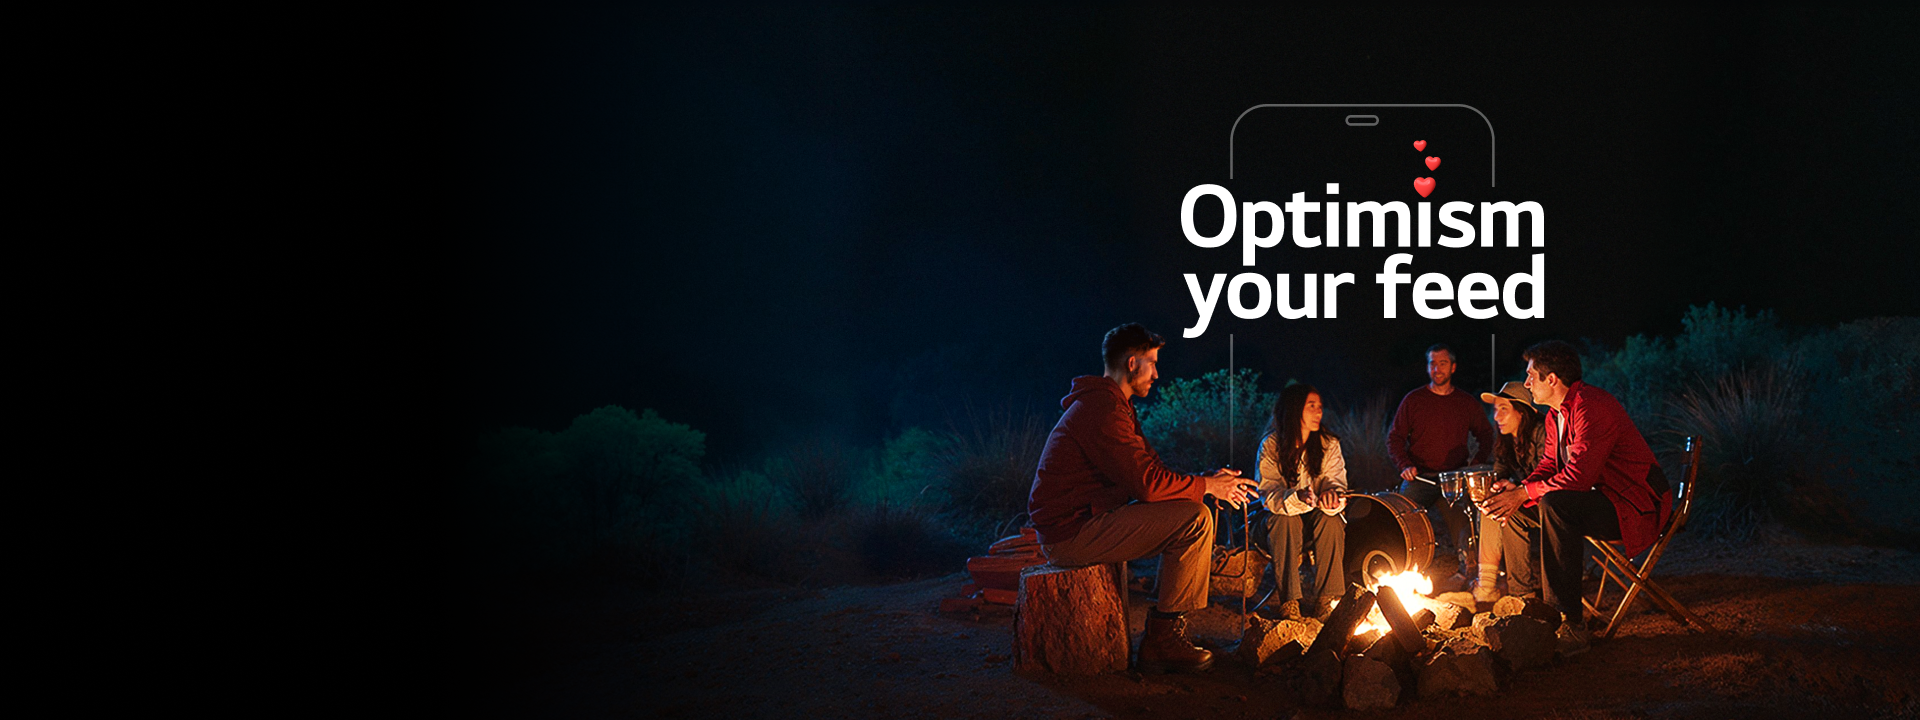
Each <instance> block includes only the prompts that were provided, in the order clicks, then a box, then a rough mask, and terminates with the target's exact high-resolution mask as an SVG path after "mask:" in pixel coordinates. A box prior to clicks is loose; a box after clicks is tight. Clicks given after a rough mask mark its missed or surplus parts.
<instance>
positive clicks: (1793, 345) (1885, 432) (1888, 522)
mask: <svg viewBox="0 0 1920 720" xmlns="http://www.w3.org/2000/svg"><path fill="white" fill-rule="evenodd" d="M1682 325H1683V328H1682V331H1681V332H1680V334H1678V335H1676V336H1674V337H1672V338H1662V337H1646V336H1635V337H1632V338H1628V340H1627V342H1626V344H1625V345H1624V346H1622V347H1621V348H1620V349H1619V350H1615V351H1612V352H1604V351H1603V352H1596V353H1592V354H1590V355H1589V357H1588V358H1586V360H1585V362H1586V365H1587V375H1586V380H1587V382H1589V383H1591V384H1593V385H1596V386H1599V387H1601V388H1603V389H1605V390H1607V391H1608V392H1611V393H1613V394H1614V396H1615V397H1617V398H1619V399H1620V401H1621V403H1622V404H1624V405H1625V406H1626V407H1627V410H1628V412H1629V414H1631V415H1632V417H1633V420H1634V422H1635V424H1636V425H1638V426H1639V428H1640V430H1641V433H1642V434H1643V435H1645V436H1646V437H1647V439H1648V440H1649V441H1650V442H1653V443H1655V444H1656V446H1658V449H1661V450H1666V451H1669V452H1670V451H1672V450H1674V449H1676V446H1677V445H1678V442H1679V439H1680V438H1681V437H1683V436H1686V435H1690V434H1691V435H1698V436H1700V437H1701V439H1702V442H1704V443H1705V445H1704V446H1703V447H1702V448H1701V451H1702V455H1703V457H1702V460H1703V462H1702V468H1701V473H1700V475H1701V479H1700V482H1701V484H1700V487H1699V490H1700V492H1701V496H1700V505H1699V506H1698V512H1699V513H1700V516H1699V520H1698V521H1697V522H1696V527H1699V528H1701V529H1704V530H1707V531H1710V532H1714V533H1718V534H1725V535H1734V536H1744V535H1747V534H1750V533H1751V532H1752V531H1753V530H1754V529H1755V528H1756V527H1757V526H1758V525H1759V524H1761V523H1765V522H1772V521H1782V522H1785V523H1787V524H1789V525H1792V526H1795V527H1799V528H1801V529H1804V530H1815V531H1820V532H1823V533H1835V534H1845V535H1864V536H1868V537H1879V538H1882V539H1888V538H1891V539H1894V540H1895V541H1899V542H1907V543H1911V542H1914V540H1915V538H1916V537H1920V533H1916V529H1915V526H1914V521H1913V518H1914V515H1915V513H1914V512H1913V511H1911V510H1910V508H1912V507H1915V506H1920V481H1916V472H1920V461H1916V458H1915V455H1916V453H1915V452H1914V450H1913V448H1914V441H1913V440H1912V438H1913V437H1914V436H1915V433H1920V404H1916V403H1914V402H1913V400H1912V398H1913V397H1915V396H1916V395H1917V394H1920V384H1916V379H1915V378H1916V373H1915V366H1916V364H1920V319H1916V318H1873V319H1868V320H1860V321H1856V322H1851V323H1846V324H1842V325H1839V326H1836V327H1832V328H1823V329H1814V330H1811V331H1805V332H1800V333H1798V335H1796V334H1795V332H1792V331H1789V330H1788V329H1786V328H1783V327H1781V325H1780V324H1779V322H1778V320H1777V319H1776V318H1775V317H1774V315H1773V313H1771V312H1767V311H1761V312H1751V313H1750V312H1748V311H1747V310H1746V309H1745V308H1740V309H1738V310H1729V309H1726V308H1721V307H1718V306H1715V305H1712V304H1709V305H1707V306H1705V307H1697V306H1696V307H1691V308H1688V310H1687V313H1686V315H1685V317H1684V318H1683V319H1682ZM1863 520H1864V521H1865V522H1864V523H1863V522H1862V521H1863Z"/></svg>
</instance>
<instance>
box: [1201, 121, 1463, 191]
mask: <svg viewBox="0 0 1920 720" xmlns="http://www.w3.org/2000/svg"><path fill="white" fill-rule="evenodd" d="M1261 108H1465V109H1468V110H1472V111H1473V114H1475V115H1479V116H1480V119H1481V121H1483V122H1485V123H1486V124H1487V187H1489V188H1495V187H1499V184H1500V183H1499V180H1500V175H1499V135H1498V134H1497V133H1495V132H1494V130H1493V120H1492V119H1490V118H1488V117H1487V114H1486V113H1483V112H1480V108H1477V107H1474V106H1472V105H1467V104H1465V103H1261V104H1259V105H1254V106H1253V107H1250V108H1247V109H1246V110H1242V111H1240V116H1239V117H1236V118H1234V119H1233V127H1232V128H1230V129H1228V130H1227V179H1228V180H1233V179H1234V171H1235V170H1236V167H1235V161H1236V160H1237V158H1236V157H1235V152H1236V149H1237V148H1236V146H1235V142H1234V141H1235V140H1236V139H1237V138H1238V136H1239V134H1240V122H1241V121H1243V120H1246V119H1247V116H1248V115H1250V114H1252V113H1253V111H1255V110H1259V109H1261ZM1347 117H1348V123H1347V124H1348V125H1349V126H1351V125H1353V123H1352V122H1351V121H1352V118H1354V117H1356V116H1353V115H1349V116H1347ZM1367 117H1372V118H1374V122H1373V123H1370V124H1368V125H1367V127H1372V126H1377V125H1379V116H1377V115H1372V116H1367Z"/></svg>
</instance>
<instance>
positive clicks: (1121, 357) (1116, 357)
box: [1100, 323, 1167, 370]
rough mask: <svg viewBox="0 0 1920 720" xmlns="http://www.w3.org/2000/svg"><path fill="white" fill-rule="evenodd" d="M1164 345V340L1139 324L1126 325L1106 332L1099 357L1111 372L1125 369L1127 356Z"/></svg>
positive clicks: (1165, 342)
mask: <svg viewBox="0 0 1920 720" xmlns="http://www.w3.org/2000/svg"><path fill="white" fill-rule="evenodd" d="M1166 344H1167V341H1166V339H1165V338H1162V337H1160V336H1159V335H1155V334H1153V331H1151V330H1148V329H1146V328H1145V327H1144V326H1142V325H1141V324H1140V323H1127V324H1125V325H1121V326H1120V327H1117V328H1114V329H1112V330H1108V331H1107V337H1106V339H1104V340H1101V341H1100V355H1101V356H1102V357H1104V358H1105V359H1106V362H1107V369H1109V370H1111V369H1114V368H1122V367H1126V365H1127V356H1128V355H1131V354H1133V353H1137V352H1146V351H1148V350H1152V349H1154V348H1157V347H1160V346H1163V345H1166Z"/></svg>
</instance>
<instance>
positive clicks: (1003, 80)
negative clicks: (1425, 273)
mask: <svg viewBox="0 0 1920 720" xmlns="http://www.w3.org/2000/svg"><path fill="white" fill-rule="evenodd" d="M1914 19H1915V18H1914V16H1912V15H1905V16H1899V17H1892V16H1881V15H1866V14H1860V13H1853V14H1832V13H1816V12H1807V11H1769V10H1757V9H1749V10H1746V11H1742V12H1740V13H1728V14H1718V13H1715V14H1707V13H1692V14H1685V13H1681V14H1676V13H1670V12H1641V13H1628V14H1620V13H1609V14H1593V15H1579V16H1574V15H1561V16H1552V15H1548V14H1545V13H1541V12H1536V11H1528V12H1525V13H1517V12H1461V11H1449V10H1444V9H1437V8H1436V9H1428V10H1394V11H1381V12H1376V13H1340V14H1332V13H1300V12H1277V11H1276V12H1264V13H1254V14H1247V13H1239V12H1235V13H1227V12H1202V13H1193V12H1174V11H1146V10H1137V11H1123V12H1114V11H1094V10H1069V9H1059V10H1047V11H1037V10H998V11H990V12H963V11H957V10H956V11H927V10H905V9H858V10H854V9H843V10H791V9H781V10H767V11H754V12H745V11H739V12H720V11H714V12H712V13H711V14H703V13H699V12H694V13H688V14H678V15H674V14H659V13H655V12H651V11H640V10H632V9H594V10H575V11H559V10H553V9H549V8H538V9H528V8H518V9H502V8H494V9H490V10H485V11H475V12H474V14H473V16H472V17H470V18H469V20H470V22H469V23H468V25H467V32H466V40H467V43H466V46H465V51H466V53H467V54H468V58H469V60H468V62H466V63H465V64H464V65H463V66H462V67H463V68H464V69H466V70H467V71H468V72H465V74H464V78H463V80H464V83H465V84H464V86H463V87H462V91H463V92H464V93H465V94H464V98H465V103H464V105H463V111H462V113H461V114H460V116H459V118H460V122H461V125H460V126H459V127H458V128H456V130H457V132H456V133H455V134H454V137H455V138H456V140H457V141H458V143H459V146H458V148H457V149H458V152H459V155H460V158H461V161H462V163H463V166H462V167H460V168H458V169H459V172H460V175H461V176H462V177H464V178H467V179H468V180H469V182H468V183H467V184H466V185H465V186H464V190H463V192H462V195H461V197H462V200H463V202H464V203H465V207H464V209H463V211H462V216H463V217H468V218H473V219H474V223H473V224H472V226H471V227H470V228H468V230H467V235H468V239H467V240H466V241H464V242H463V244H462V247H463V248H465V256H464V257H462V258H459V260H460V261H461V262H462V263H463V265H462V266H463V267H464V268H465V271H464V274H463V276H462V277H463V280H464V283H463V292H464V297H465V300H466V303H465V305H464V307H465V308H466V312H465V313H464V317H463V323H462V325H461V331H462V335H461V338H462V342H461V344H460V345H459V348H460V349H461V351H462V357H464V358H466V359H467V360H468V361H469V362H468V370H469V371H470V373H471V375H470V380H469V381H468V382H467V383H465V385H464V394H465V395H466V398H465V399H466V400H467V401H468V402H469V403H470V407H469V410H470V412H469V417H470V418H471V421H472V422H471V425H472V427H473V428H474V429H476V430H478V429H482V428H489V427H497V426H499V425H503V424H522V425H530V426H534V427H541V428H546V429H557V428H559V427H562V426H564V425H565V423H566V422H567V421H568V420H569V419H570V418H571V417H572V416H574V415H577V414H579V413H582V412H585V411H587V410H589V409H591V408H593V407H597V406H600V405H604V404H609V403H615V404H620V405H624V406H627V407H632V408H636V409H637V408H642V407H650V408H655V409H657V410H659V411H660V412H661V413H662V414H663V415H665V416H666V417H668V418H670V419H673V420H677V421H680V422H686V423H688V424H691V425H693V426H695V427H697V428H699V429H702V430H705V431H707V432H708V434H709V445H710V448H711V449H712V453H713V454H715V455H721V456H744V455H748V454H751V453H754V452H757V451H760V450H763V449H766V448H768V447H771V446H773V445H774V444H777V443H781V442H786V441H790V440H794V439H798V438H802V437H806V436H808V435H811V434H816V433H825V434H829V435H836V436H839V437H841V438H843V439H847V440H851V441H855V442H860V443H871V442H874V441H876V440H877V439H878V438H879V437H880V436H881V435H882V434H883V433H885V432H889V431H895V430H898V429H900V428H901V427H903V426H905V425H909V424H922V425H926V424H939V423H942V422H944V421H945V418H946V417H947V415H948V414H949V413H950V412H952V411H954V410H956V409H961V408H965V407H967V406H968V405H971V406H973V407H976V408H987V407H992V406H996V405H1002V404H1007V403H1011V404H1014V405H1028V406H1032V407H1035V408H1037V409H1040V410H1043V411H1049V412H1050V411H1051V408H1052V407H1053V403H1054V402H1055V401H1056V400H1057V398H1058V396H1059V395H1060V394H1061V392H1062V391H1064V389H1065V388H1066V385H1067V379H1068V378H1069V377H1071V376H1073V375H1077V374H1084V373H1090V372H1096V371H1097V369H1098V368H1097V365H1098V361H1097V349H1098V342H1099V339H1100V335H1101V333H1103V332H1104V331H1105V330H1106V329H1107V328H1109V327H1112V326H1114V325H1116V324H1119V323H1121V322H1125V321H1130V320H1137V321H1139V322H1143V323H1146V324H1147V325H1148V326H1149V327H1151V328H1154V329H1156V330H1157V331H1159V332H1160V333H1162V334H1163V335H1166V336H1168V337H1169V339H1170V340H1171V341H1172V342H1171V344H1170V345H1169V347H1168V348H1167V349H1166V350H1165V351H1163V353H1164V355H1165V358H1164V360H1165V362H1164V364H1163V370H1162V372H1163V375H1171V376H1192V375H1196V374H1198V373H1200V372H1204V371H1206V370H1209V369H1213V368H1218V367H1224V366H1225V365H1226V361H1227V342H1226V334H1227V333H1228V332H1231V333H1233V334H1234V336H1235V344H1236V355H1237V359H1238V361H1239V362H1240V364H1241V365H1243V366H1247V367H1252V368H1254V369H1256V370H1260V371H1262V372H1264V373H1266V374H1267V375H1268V376H1269V377H1270V378H1285V377H1289V376H1295V377H1301V378H1302V379H1306V380H1310V381H1312V382H1315V383H1316V384H1318V385H1320V386H1321V387H1322V388H1324V389H1327V390H1329V392H1330V394H1331V395H1332V397H1331V398H1330V400H1331V402H1332V403H1333V404H1336V405H1337V404H1338V403H1340V402H1341V401H1342V400H1347V399H1352V400H1358V399H1361V398H1363V397H1364V396H1369V395H1371V394H1372V393H1375V392H1378V391H1380V390H1383V389H1386V390H1391V391H1392V392H1394V393H1395V394H1397V393H1399V392H1404V391H1405V390H1406V389H1408V388H1410V387H1412V386H1414V385H1416V384H1418V383H1419V382H1420V381H1421V369H1420V366H1419V363H1420V357H1419V352H1420V349H1421V348H1424V347H1425V346H1426V345H1427V344H1429V343H1431V342H1434V341H1436V340H1445V341H1449V342H1453V343H1455V344H1457V345H1460V346H1462V347H1473V348H1480V349H1481V350H1480V353H1479V356H1478V357H1477V358H1474V357H1470V358H1469V362H1468V363H1467V365H1466V367H1465V368H1464V369H1463V372H1464V373H1466V375H1465V377H1467V378H1470V379H1472V383H1470V384H1471V385H1473V386H1475V387H1477V386H1478V385H1479V384H1483V383H1485V382H1486V377H1487V366H1486V361H1485V351H1484V348H1485V346H1486V338H1487V334H1488V333H1489V332H1499V333H1501V346H1502V347H1501V357H1500V358H1498V362H1499V363H1500V368H1499V369H1500V370H1501V371H1502V373H1503V374H1506V373H1507V372H1510V371H1513V370H1517V366H1518V360H1517V350H1518V348H1519V347H1520V345H1521V344H1522V343H1525V342H1528V341H1531V340H1536V339H1541V338H1547V337H1562V338H1567V339H1577V338H1591V339H1593V340H1596V341H1599V342H1602V343H1607V344H1614V345H1617V344H1618V343H1619V342H1620V341H1621V340H1622V339H1623V338H1624V337H1626V336H1628V335H1632V334H1635V333H1660V334H1670V333H1673V332H1675V331H1677V330H1678V329H1679V318H1680V316H1681V313H1682V312H1683V310H1684V309H1685V307H1686V306H1687V305H1688V304H1690V303H1693V304H1704V303H1706V302H1707V301H1715V302H1718V303H1720V304H1723V305H1732V306H1738V305H1746V306H1749V307H1753V308H1771V309H1774V310H1776V311H1777V312H1778V313H1779V314H1780V315H1781V317H1782V318H1783V319H1785V320H1786V321H1787V322H1789V323H1792V324H1796V325H1816V324H1831V323H1835V322H1841V321H1846V320H1852V319H1857V318H1862V317H1869V316H1875V315H1916V314H1920V293H1916V292H1914V291H1913V289H1912V287H1911V281H1910V280H1909V276H1910V275H1911V274H1912V271H1913V270H1914V268H1915V267H1916V265H1917V263H1916V262H1915V259H1916V253H1915V252H1914V251H1913V250H1912V249H1910V248H1909V246H1908V243H1909V242H1911V241H1910V240H1909V239H1908V238H1909V237H1910V236H1911V228H1912V227H1914V226H1915V221H1916V220H1920V217H1916V216H1917V215H1920V208H1916V205H1915V202H1914V200H1913V189H1914V185H1915V183H1913V182H1912V181H1911V180H1910V178H1913V177H1915V174H1916V172H1920V152H1916V150H1920V122H1916V121H1915V119H1914V117H1915V115H1914V114H1915V111H1916V110H1920V97H1917V95H1916V93H1920V82H1917V81H1920V45H1916V44H1915V43H1913V42H1912V40H1911V39H1912V37H1913V36H1914V33H1915V30H1916V29H1920V28H1916V23H1915V22H1914ZM1304 102H1345V103H1416V102H1432V103H1465V104H1470V105H1473V106H1475V107H1477V108H1479V109H1480V110H1481V111H1483V112H1485V113H1486V114H1487V116H1488V117H1489V118H1490V119H1491V121H1492V123H1493V125H1494V127H1495V128H1496V130H1497V131H1498V133H1499V145H1498V149H1499V171H1500V189H1499V192H1498V193H1497V195H1498V197H1497V198H1494V199H1511V200H1515V201H1520V200H1537V201H1540V202H1541V203H1542V204H1543V205H1545V206H1546V207H1547V208H1548V215H1549V218H1550V225H1549V227H1550V233H1549V238H1550V240H1549V242H1548V245H1547V247H1546V249H1545V252H1547V253H1548V257H1549V259H1550V260H1549V262H1550V267H1549V281H1548V287H1549V291H1548V296H1549V298H1550V303H1549V314H1548V317H1547V318H1546V319H1544V320H1530V321H1515V320H1502V321H1487V322H1484V323H1481V322H1476V321H1467V320H1459V319H1455V320H1448V321H1428V320H1422V319H1419V318H1417V317H1409V315H1410V313H1405V312H1404V311H1403V316H1402V318H1400V319H1398V320H1394V321H1386V320H1380V319H1378V318H1377V312H1376V311H1375V310H1374V308H1372V307H1371V306H1366V305H1358V304H1356V305H1354V306H1351V307H1349V308H1348V310H1350V311H1351V314H1348V313H1343V317H1342V318H1341V319H1337V320H1326V319H1322V320H1317V321H1308V320H1302V321H1285V320H1281V319H1279V318H1277V317H1272V318H1268V319H1265V320H1259V321H1245V320H1235V321H1233V322H1232V323H1226V324H1223V323H1222V321H1221V320H1220V319H1219V318H1216V321H1215V322H1216V327H1215V328H1213V329H1210V330H1209V331H1208V333H1207V334H1206V335H1205V336H1204V337H1202V338H1198V339H1195V340H1190V341H1189V340H1183V339H1181V338H1180V337H1179V334H1180V330H1181V328H1183V327H1186V326H1187V325H1189V324H1191V323H1192V320H1193V307H1192V302H1191V301H1190V300H1189V299H1188V296H1187V291H1186V288H1185V285H1184V283H1183V282H1182V280H1181V279H1180V273H1183V272H1202V273H1211V272H1216V271H1218V272H1229V273H1232V272H1237V271H1238V270H1236V269H1234V264H1233V263H1231V262H1225V261H1224V260H1223V261H1221V262H1218V263H1215V264H1213V265H1203V264H1202V263H1200V262H1196V261H1194V260H1193V259H1192V258H1194V257H1197V256H1195V255H1194V254H1193V252H1194V251H1195V249H1194V248H1192V247H1191V246H1190V245H1188V244H1187V243H1186V242H1185V240H1184V239H1183V238H1182V236H1181V233H1180V226H1179V217H1178V215H1179V212H1178V211H1179V204H1180V200H1181V198H1182V196H1183V195H1184V194H1185V192H1186V190H1187V189H1188V188H1190V187H1193V186H1194V185H1197V184H1200V183H1223V182H1225V180H1226V164H1227V157H1226V155H1227V152H1226V151H1227V132H1228V130H1229V128H1230V127H1231V125H1232V123H1233V121H1234V118H1235V117H1237V116H1239V115H1240V113H1241V111H1243V110H1245V109H1246V108H1248V107H1250V106H1252V105H1255V104H1259V103H1304ZM1443 172H1444V170H1443ZM1443 177H1444V176H1443ZM1301 189H1306V188H1301ZM1315 190H1316V192H1317V188H1316V189H1315ZM1242 199H1273V200H1281V201H1283V200H1285V198H1242ZM1356 199H1373V198H1356ZM1378 199H1381V200H1388V199H1403V200H1411V199H1417V198H1378ZM1218 252H1221V253H1228V252H1229V251H1227V250H1224V249H1223V250H1221V251H1218ZM1353 252H1355V253H1356V255H1355V257H1356V258H1359V259H1364V261H1365V262H1364V263H1363V264H1366V265H1371V266H1377V264H1378V262H1379V258H1380V257H1381V256H1382V255H1383V254H1384V253H1382V252H1380V251H1374V250H1371V249H1367V250H1356V251H1353ZM1362 256H1364V257H1362ZM1425 258H1427V255H1425V254H1416V267H1417V266H1418V264H1419V263H1420V262H1421V261H1422V260H1423V259H1425ZM1262 271H1266V272H1268V274H1271V270H1270V269H1268V268H1265V267H1264V265H1263V267H1262ZM1453 274H1455V276H1456V277H1457V276H1458V273H1457V272H1454V273H1453ZM1495 274H1496V275H1503V274H1504V272H1496V273H1495ZM1356 275H1358V276H1359V277H1358V281H1359V282H1358V284H1357V287H1356V288H1354V292H1355V293H1356V297H1357V296H1358V295H1360V294H1369V295H1375V296H1377V290H1375V286H1374V285H1373V284H1372V279H1371V275H1370V273H1368V274H1361V273H1356ZM1404 292H1405V290H1404V289H1403V293H1404ZM1403 297H1404V295H1403ZM1344 302H1346V300H1344V299H1343V303H1344ZM1373 302H1374V303H1375V304H1377V302H1378V301H1377V297H1376V299H1375V300H1374V301H1373ZM1402 302H1405V300H1404V299H1403V301H1402ZM1361 310H1365V311H1366V312H1364V313H1363V312H1360V311H1361ZM1221 314H1224V311H1222V313H1221ZM1369 315H1372V316H1375V317H1368V316H1369Z"/></svg>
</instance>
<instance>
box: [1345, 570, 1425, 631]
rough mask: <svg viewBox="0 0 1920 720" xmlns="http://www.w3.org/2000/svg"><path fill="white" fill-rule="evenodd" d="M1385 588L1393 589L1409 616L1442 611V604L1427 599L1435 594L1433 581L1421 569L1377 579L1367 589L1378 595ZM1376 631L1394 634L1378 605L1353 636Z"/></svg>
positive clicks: (1355, 629)
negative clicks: (1422, 611)
mask: <svg viewBox="0 0 1920 720" xmlns="http://www.w3.org/2000/svg"><path fill="white" fill-rule="evenodd" d="M1383 587H1390V588H1393V594H1394V595H1395V596H1396V597H1398V598H1399V599H1400V604H1401V605H1403V606H1406V608H1407V614H1408V615H1412V614H1414V613H1417V612H1420V611H1421V610H1432V611H1434V612H1436V613H1437V612H1439V611H1440V603H1437V602H1434V601H1433V600H1431V599H1428V598H1427V595H1429V594H1431V593H1432V592H1433V581H1432V580H1428V579H1427V576H1425V575H1422V574H1420V568H1414V569H1412V570H1408V571H1406V572H1403V573H1400V574H1398V575H1387V576H1383V577H1378V578H1375V579H1374V582H1373V584H1372V585H1369V586H1368V587H1367V589H1368V590H1372V591H1374V592H1376V593H1377V592H1379V591H1380V588H1383ZM1374 630H1379V631H1380V632H1382V633H1389V632H1393V627H1392V626H1391V625H1388V624H1387V616H1385V615H1382V614H1380V606H1378V605H1375V606H1374V607H1373V610H1371V611H1369V612H1368V613H1367V619H1366V621H1365V622H1362V623H1360V624H1359V625H1357V626H1355V627H1354V628H1353V634H1355V635H1365V634H1367V633H1368V632H1371V631H1374Z"/></svg>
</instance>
